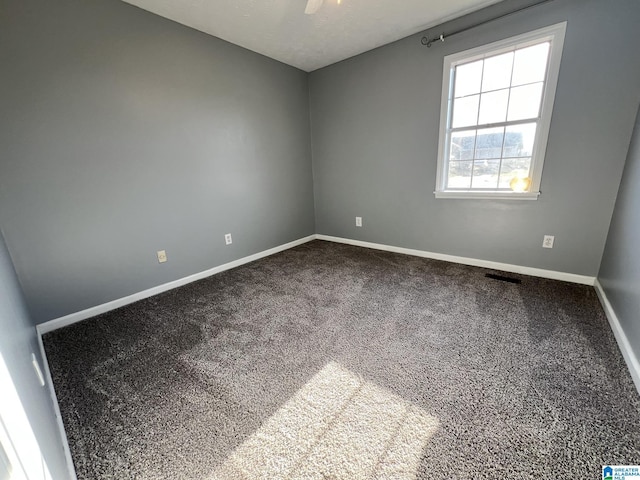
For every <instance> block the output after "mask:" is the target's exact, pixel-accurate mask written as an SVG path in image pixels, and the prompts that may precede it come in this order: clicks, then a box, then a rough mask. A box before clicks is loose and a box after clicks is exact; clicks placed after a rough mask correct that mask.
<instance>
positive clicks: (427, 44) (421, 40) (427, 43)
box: [420, 33, 444, 48]
mask: <svg viewBox="0 0 640 480" xmlns="http://www.w3.org/2000/svg"><path fill="white" fill-rule="evenodd" d="M438 40H440V41H441V42H444V33H441V34H440V36H439V37H437V38H432V39H431V40H429V38H427V37H422V38H421V39H420V43H422V45H426V46H427V48H431V45H432V44H433V42H437V41H438Z"/></svg>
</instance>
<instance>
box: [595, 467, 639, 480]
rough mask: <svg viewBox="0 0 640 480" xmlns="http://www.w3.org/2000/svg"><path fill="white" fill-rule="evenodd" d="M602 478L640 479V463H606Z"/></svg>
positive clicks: (619, 479) (611, 479)
mask: <svg viewBox="0 0 640 480" xmlns="http://www.w3.org/2000/svg"><path fill="white" fill-rule="evenodd" d="M602 480H640V465H605V466H603V467H602Z"/></svg>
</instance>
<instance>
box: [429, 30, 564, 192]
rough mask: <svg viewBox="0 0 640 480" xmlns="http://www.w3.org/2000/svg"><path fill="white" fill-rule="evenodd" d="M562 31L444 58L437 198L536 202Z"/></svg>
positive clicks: (538, 32) (537, 33)
mask: <svg viewBox="0 0 640 480" xmlns="http://www.w3.org/2000/svg"><path fill="white" fill-rule="evenodd" d="M565 28H566V23H561V24H558V25H553V26H551V27H547V28H543V29H540V30H536V31H534V32H530V33H526V34H524V35H519V36H517V37H513V38H509V39H507V40H503V41H500V42H496V43H492V44H490V45H486V46H483V47H479V48H474V49H472V50H467V51H465V52H461V53H457V54H454V55H448V56H447V57H445V59H444V77H443V92H442V106H441V117H440V145H439V152H438V179H437V188H436V192H435V194H436V197H438V198H516V199H533V200H535V199H536V198H537V197H538V195H539V194H540V193H539V190H540V179H541V177H542V164H543V161H544V154H545V149H546V145H547V137H548V134H549V125H550V123H551V111H552V110H553V99H554V96H555V90H556V83H557V80H558V71H559V70H560V57H561V56H562V44H563V41H564V32H565Z"/></svg>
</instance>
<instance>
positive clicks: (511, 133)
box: [502, 123, 537, 157]
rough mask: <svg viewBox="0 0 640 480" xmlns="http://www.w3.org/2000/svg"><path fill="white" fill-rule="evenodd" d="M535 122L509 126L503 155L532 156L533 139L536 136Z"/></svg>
mask: <svg viewBox="0 0 640 480" xmlns="http://www.w3.org/2000/svg"><path fill="white" fill-rule="evenodd" d="M536 127H537V125H536V124H535V123H525V124H522V125H512V126H510V127H507V132H506V134H505V138H504V151H503V152H502V156H503V157H530V156H531V155H532V154H533V141H534V140H535V138H536Z"/></svg>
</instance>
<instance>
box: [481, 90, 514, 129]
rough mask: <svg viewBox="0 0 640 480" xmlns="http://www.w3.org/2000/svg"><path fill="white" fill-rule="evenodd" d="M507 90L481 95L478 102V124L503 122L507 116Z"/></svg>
mask: <svg viewBox="0 0 640 480" xmlns="http://www.w3.org/2000/svg"><path fill="white" fill-rule="evenodd" d="M508 102H509V89H508V88H507V89H505V90H498V91H497V92H491V93H483V94H482V95H481V100H480V118H479V119H478V124H479V125H483V124H487V123H498V122H504V119H505V117H506V116H507V104H508Z"/></svg>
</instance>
